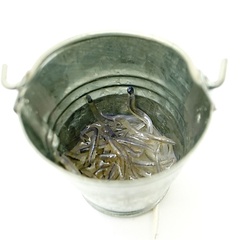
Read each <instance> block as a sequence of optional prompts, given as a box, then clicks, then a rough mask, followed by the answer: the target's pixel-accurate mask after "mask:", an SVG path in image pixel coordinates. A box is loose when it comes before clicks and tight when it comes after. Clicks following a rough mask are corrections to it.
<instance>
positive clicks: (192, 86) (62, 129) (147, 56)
mask: <svg viewBox="0 0 240 240" xmlns="http://www.w3.org/2000/svg"><path fill="white" fill-rule="evenodd" d="M225 71H226V61H224V62H223V65H222V68H221V73H220V77H219V80H218V81H217V82H215V83H212V84H209V82H208V81H207V79H206V77H204V76H203V74H201V72H200V71H199V70H197V69H196V68H195V67H194V66H193V64H192V62H191V60H190V59H189V58H188V57H187V56H186V54H185V53H184V52H182V51H181V50H180V49H179V48H178V47H176V46H175V45H173V44H171V43H169V42H166V41H161V40H156V39H151V38H147V37H142V36H136V35H130V34H119V33H117V34H114V33H107V34H97V35H90V36H85V37H79V38H74V39H72V40H69V41H66V42H64V43H62V44H60V45H58V46H56V47H55V48H54V49H52V50H50V51H49V52H47V53H46V54H45V55H44V56H42V57H41V58H40V59H39V61H38V62H37V63H36V64H35V66H34V67H33V68H32V70H31V71H30V72H28V73H27V74H26V76H25V77H24V78H23V80H22V82H21V83H20V84H18V85H17V86H15V87H12V88H16V89H17V90H18V91H19V95H18V98H17V101H16V104H15V111H16V112H17V114H18V115H19V116H20V119H21V121H22V124H23V126H24V129H25V131H26V133H27V136H28V137H29V139H30V141H31V142H32V144H33V145H34V146H35V147H36V148H37V149H38V151H39V152H40V153H41V155H39V156H38V155H37V156H36V158H37V157H41V158H43V159H47V160H48V161H51V162H52V163H53V164H54V165H55V166H56V167H57V168H59V170H60V171H62V172H63V173H64V174H65V175H66V176H68V177H69V178H71V179H72V180H73V182H74V183H75V184H76V185H77V186H78V187H79V188H80V190H81V191H82V194H83V195H84V197H85V198H86V200H87V201H88V202H89V203H90V204H91V205H92V206H94V207H95V208H97V209H98V210H100V211H102V212H104V213H107V214H112V215H118V216H132V215H137V214H142V213H144V212H147V211H149V210H150V209H152V208H153V207H154V206H155V205H156V204H157V203H158V202H159V201H160V200H161V199H162V198H163V197H164V196H165V194H166V193H167V191H168V189H169V186H170V184H171V183H172V181H173V179H174V178H175V177H176V176H177V173H178V172H179V170H180V168H181V167H182V165H183V164H184V163H185V161H186V159H187V158H189V153H190V152H191V151H192V150H193V149H194V147H195V145H196V144H197V143H198V142H199V141H200V139H201V136H202V135H203V133H204V132H205V130H206V128H207V126H208V123H209V121H210V118H211V113H212V111H213V104H212V102H211V100H210V98H209V95H208V90H209V89H211V88H214V87H218V86H219V85H220V84H221V83H222V82H223V80H224V77H225ZM3 75H4V74H3ZM2 80H3V83H4V85H5V86H6V87H9V86H8V85H7V83H6V79H5V77H3V79H2ZM130 85H131V86H134V88H135V89H136V95H137V99H138V105H139V106H140V107H141V109H142V110H144V111H145V112H146V113H147V114H148V115H149V116H150V117H151V119H152V121H153V123H154V125H155V126H156V128H157V129H158V130H159V131H160V132H162V133H163V134H164V135H167V136H169V137H171V139H174V141H175V142H176V146H175V153H176V156H177V159H178V162H177V163H176V164H175V165H174V166H172V167H171V169H169V170H167V171H163V172H160V173H158V174H155V175H153V176H151V177H146V178H141V179H137V180H128V181H106V180H98V179H91V178H87V177H84V176H81V175H76V174H74V173H71V172H69V171H67V170H66V169H64V168H62V167H61V166H60V164H59V163H58V162H56V160H55V159H54V156H53V152H52V149H53V148H56V147H57V148H58V150H59V151H60V152H61V151H64V150H65V149H70V148H71V147H72V146H74V144H76V141H77V138H78V134H79V131H80V130H81V129H83V128H84V126H86V125H87V124H88V123H90V122H92V118H93V116H92V114H91V112H90V110H89V108H88V107H86V95H87V94H90V95H91V96H92V97H93V98H94V99H95V100H96V103H97V105H98V107H99V108H101V109H103V110H104V111H105V112H110V113H112V114H117V113H125V112H126V109H125V108H124V105H125V103H124V101H125V98H124V95H126V88H127V87H128V86H130ZM9 88H10V87H9Z"/></svg>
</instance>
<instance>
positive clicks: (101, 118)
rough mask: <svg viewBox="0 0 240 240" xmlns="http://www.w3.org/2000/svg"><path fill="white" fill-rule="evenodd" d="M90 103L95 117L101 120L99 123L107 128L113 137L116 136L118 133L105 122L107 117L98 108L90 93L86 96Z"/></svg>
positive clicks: (106, 130) (107, 131)
mask: <svg viewBox="0 0 240 240" xmlns="http://www.w3.org/2000/svg"><path fill="white" fill-rule="evenodd" d="M86 98H87V101H88V104H89V106H90V109H91V111H92V113H93V115H94V117H95V118H96V119H97V120H98V121H99V123H100V124H101V125H102V127H103V129H104V130H105V132H106V133H107V134H108V135H110V136H111V137H114V136H116V134H115V133H114V131H113V130H112V129H111V128H110V127H109V126H108V125H106V124H104V121H105V118H104V116H103V114H102V113H101V112H100V111H99V110H98V109H97V107H96V105H95V103H94V101H93V100H92V98H91V96H90V95H87V96H86Z"/></svg>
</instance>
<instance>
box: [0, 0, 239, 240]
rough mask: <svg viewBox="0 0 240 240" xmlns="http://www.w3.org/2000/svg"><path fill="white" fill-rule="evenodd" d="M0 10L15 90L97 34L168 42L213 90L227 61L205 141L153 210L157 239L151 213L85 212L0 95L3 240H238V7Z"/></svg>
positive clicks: (1, 54) (40, 5) (101, 4)
mask: <svg viewBox="0 0 240 240" xmlns="http://www.w3.org/2000/svg"><path fill="white" fill-rule="evenodd" d="M0 10H1V11H0V64H2V63H7V64H8V66H9V68H8V80H9V82H12V83H13V82H18V81H20V80H21V78H22V77H23V75H24V74H25V73H26V72H27V71H28V70H29V69H30V68H31V67H32V65H33V64H34V63H35V61H36V60H37V59H38V58H39V56H40V55H41V54H42V53H44V52H45V51H46V50H48V49H49V48H50V47H52V46H54V45H55V44H57V43H59V42H60V41H62V40H65V39H67V38H69V37H73V36H75V35H79V34H85V33H94V32H99V31H101V32H104V31H118V32H119V31H120V32H134V33H140V34H141V33H143V34H145V35H149V36H152V35H153V36H161V37H164V38H165V39H168V40H170V41H172V42H174V43H176V44H177V45H178V46H180V47H181V48H182V49H183V50H184V51H185V52H187V53H188V55H189V56H190V58H191V59H192V60H193V62H194V64H195V65H196V66H197V68H199V69H201V70H202V71H203V72H204V73H205V75H207V76H208V77H209V78H210V79H212V80H215V79H216V78H217V76H218V70H219V64H220V61H221V59H222V58H224V57H227V58H228V60H229V64H228V70H227V76H226V81H225V83H224V84H223V85H222V86H221V87H220V88H218V89H215V90H213V91H212V92H211V97H212V99H213V101H214V103H215V105H216V108H217V110H216V111H215V112H214V113H213V115H212V121H211V124H210V126H209V128H208V131H207V133H206V134H205V136H204V138H203V141H202V142H201V143H200V144H199V146H198V147H197V149H196V150H195V152H194V154H193V156H192V159H191V160H190V161H189V162H188V163H187V164H186V166H185V167H184V168H183V170H182V171H181V173H180V175H179V176H178V178H177V179H176V180H175V182H174V183H173V184H172V186H171V188H170V190H169V192H168V194H167V196H166V197H165V199H164V200H163V201H162V202H161V203H160V205H159V213H158V214H159V220H158V221H159V224H158V229H156V220H157V218H156V216H155V217H154V212H149V213H148V214H145V215H143V216H140V217H136V218H129V219H122V218H120V219H119V218H114V217H109V216H105V215H103V214H101V213H99V212H97V211H96V210H94V209H93V208H92V207H90V206H89V205H88V204H87V203H86V202H85V200H84V199H83V197H82V196H81V193H80V192H79V190H78V189H76V188H75V187H74V186H72V185H71V183H70V182H68V181H66V179H65V178H62V176H61V175H59V173H58V171H57V170H55V168H54V167H52V165H50V164H49V163H48V162H47V161H44V160H43V159H41V158H39V157H38V155H37V153H36V150H35V149H34V148H33V147H32V146H31V144H30V143H29V142H28V140H27V138H26V136H25V134H24V131H23V129H22V127H21V124H20V121H19V119H18V116H17V115H16V114H15V113H14V112H13V105H14V101H15V99H16V95H17V92H15V91H9V90H5V89H4V88H3V87H0V109H1V115H0V116H1V117H0V151H1V152H0V239H2V240H9V239H25V240H30V239H31V240H32V239H59V240H62V239H74V240H75V239H104V240H110V239H117V240H118V239H119V240H120V239H131V240H135V239H136V240H148V239H154V237H155V238H156V239H161V240H170V239H171V240H174V239H177V240H181V239H184V240H187V239H194V240H200V239H201V240H205V239H206V240H208V239H219V238H221V239H231V240H233V239H240V231H239V226H240V223H239V222H240V207H239V205H240V195H239V191H240V190H239V189H240V188H239V183H240V163H239V162H240V156H239V148H240V145H239V135H240V127H239V124H240V117H239V111H240V110H239V109H240V108H239V104H240V46H239V45H240V37H239V23H240V14H239V4H238V1H231V0H228V1H210V0H207V1H206V0H202V1H187V0H184V1H174V0H169V1H160V0H159V1H151V0H148V1H140V0H138V1H131V0H127V1H125V0H121V1H91V0H88V1H86V0H85V1H71V0H68V1H50V0H48V1H45V0H42V1H27V0H21V1H11V0H2V1H1V4H0ZM155 232H157V234H156V236H155Z"/></svg>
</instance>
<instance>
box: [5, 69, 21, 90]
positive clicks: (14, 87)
mask: <svg viewBox="0 0 240 240" xmlns="http://www.w3.org/2000/svg"><path fill="white" fill-rule="evenodd" d="M7 69H8V66H7V64H3V65H2V73H1V83H2V85H3V86H4V87H5V88H7V89H10V90H19V88H21V87H22V86H23V85H24V83H25V80H26V75H25V77H24V78H23V79H22V81H20V82H19V83H16V84H10V83H9V82H8V81H7Z"/></svg>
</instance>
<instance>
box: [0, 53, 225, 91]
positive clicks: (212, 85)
mask: <svg viewBox="0 0 240 240" xmlns="http://www.w3.org/2000/svg"><path fill="white" fill-rule="evenodd" d="M227 63H228V61H227V59H226V58H225V59H223V60H222V62H221V65H220V70H219V74H218V79H217V80H216V81H215V82H211V81H210V80H209V79H208V78H207V77H206V76H202V77H203V79H204V80H205V83H206V85H207V88H208V89H209V90H211V89H214V88H217V87H219V86H221V85H222V84H223V82H224V80H225V77H226V71H227ZM7 68H8V66H7V64H3V65H2V74H1V82H2V85H3V86H4V87H5V88H7V89H11V90H18V89H19V88H20V87H21V86H22V85H23V81H21V82H19V83H17V84H14V85H11V84H9V83H8V81H7Z"/></svg>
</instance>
